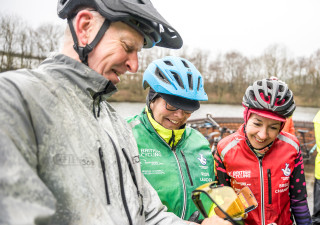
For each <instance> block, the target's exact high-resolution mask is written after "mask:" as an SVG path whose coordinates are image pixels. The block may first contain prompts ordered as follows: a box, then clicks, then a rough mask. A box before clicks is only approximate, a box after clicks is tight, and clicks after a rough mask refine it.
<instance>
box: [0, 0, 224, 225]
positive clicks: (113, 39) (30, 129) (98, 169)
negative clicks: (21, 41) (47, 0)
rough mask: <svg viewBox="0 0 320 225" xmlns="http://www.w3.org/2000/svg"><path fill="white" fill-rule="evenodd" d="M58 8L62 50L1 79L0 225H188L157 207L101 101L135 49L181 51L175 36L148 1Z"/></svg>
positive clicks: (125, 133) (127, 139) (122, 126)
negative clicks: (62, 27) (62, 26)
mask: <svg viewBox="0 0 320 225" xmlns="http://www.w3.org/2000/svg"><path fill="white" fill-rule="evenodd" d="M58 14H59V16H60V17H61V18H67V19H68V23H69V29H67V30H66V34H65V40H64V46H63V50H62V53H60V54H58V53H52V54H51V55H50V56H49V57H48V58H47V59H46V60H44V61H43V62H42V63H41V65H40V66H39V67H38V68H36V69H33V70H25V69H24V70H17V71H9V72H6V73H2V74H1V75H0V96H1V98H0V121H1V127H0V224H137V225H143V224H188V222H186V221H183V220H181V219H179V218H178V217H176V216H175V215H173V214H171V213H168V212H166V208H165V207H164V206H163V205H162V204H161V202H160V200H159V198H158V195H157V193H156V192H155V190H154V189H153V188H152V187H151V186H150V184H149V183H148V182H147V181H146V180H145V178H144V177H143V175H142V174H141V171H140V162H139V154H138V150H137V147H136V142H135V140H134V137H133V136H132V133H131V130H130V128H129V127H128V125H127V124H126V122H125V121H123V120H122V118H120V117H119V115H118V114H117V112H116V111H115V110H114V109H113V108H112V107H111V106H110V105H109V104H108V103H107V101H106V99H107V98H108V96H110V95H111V94H112V93H114V92H115V91H116V87H115V84H116V83H118V82H119V76H120V75H121V74H123V73H125V72H127V71H129V72H136V71H137V69H138V57H137V52H138V51H139V50H140V49H141V48H142V47H152V46H154V45H158V46H163V47H168V48H180V47H181V46H182V39H181V38H180V36H179V34H178V33H177V32H176V31H175V30H174V29H173V28H172V27H171V26H170V25H169V24H168V23H167V22H166V21H165V20H164V19H163V18H162V17H161V15H160V14H159V13H158V12H157V11H156V10H155V9H154V8H153V6H152V4H151V3H150V2H149V1H139V3H138V2H137V3H134V2H133V1H131V2H129V1H126V0H114V1H113V0H81V1H80V0H59V3H58ZM203 224H229V223H228V222H225V221H223V220H221V219H219V218H217V217H214V218H210V219H207V220H205V221H204V222H203Z"/></svg>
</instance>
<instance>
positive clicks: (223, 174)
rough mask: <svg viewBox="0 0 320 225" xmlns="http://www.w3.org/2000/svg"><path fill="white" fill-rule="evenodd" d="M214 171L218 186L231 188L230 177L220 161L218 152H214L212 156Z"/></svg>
mask: <svg viewBox="0 0 320 225" xmlns="http://www.w3.org/2000/svg"><path fill="white" fill-rule="evenodd" d="M214 171H215V175H216V178H217V181H218V183H219V184H221V185H225V186H231V183H230V176H229V175H228V174H227V171H226V168H225V166H224V164H223V162H222V160H221V157H220V155H219V153H218V151H216V152H215V154H214Z"/></svg>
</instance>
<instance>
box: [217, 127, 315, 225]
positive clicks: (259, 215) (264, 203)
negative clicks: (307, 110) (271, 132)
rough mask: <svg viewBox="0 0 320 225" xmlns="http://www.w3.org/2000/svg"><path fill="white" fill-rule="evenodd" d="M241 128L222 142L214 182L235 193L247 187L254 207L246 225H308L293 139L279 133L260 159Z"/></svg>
mask: <svg viewBox="0 0 320 225" xmlns="http://www.w3.org/2000/svg"><path fill="white" fill-rule="evenodd" d="M243 129H244V128H243V125H242V126H241V127H240V128H239V129H238V131H237V132H236V133H234V134H232V135H229V136H227V137H226V138H224V139H222V140H221V141H220V142H219V144H218V151H217V154H216V155H215V163H216V171H217V178H218V180H219V182H220V183H221V184H224V185H228V186H230V185H231V186H232V187H233V188H234V189H235V191H236V192H239V191H240V190H241V188H243V187H244V186H245V185H247V186H249V188H250V189H251V190H252V192H253V194H254V196H255V197H256V199H257V201H258V204H259V205H258V207H257V208H256V209H254V210H253V211H251V212H249V214H248V218H247V219H246V220H245V223H246V224H262V225H264V224H265V225H267V224H269V223H276V224H277V225H287V224H292V221H291V218H290V216H291V213H290V208H291V210H292V213H293V215H294V218H295V220H296V222H297V224H299V225H302V224H304V225H305V224H311V218H310V212H309V209H308V204H307V200H306V198H307V191H306V182H305V176H304V170H303V168H304V166H303V161H302V156H301V153H300V147H299V142H298V140H297V138H296V137H295V136H293V135H291V134H288V133H285V132H284V133H282V132H281V133H280V134H279V135H278V137H277V138H276V139H275V141H274V143H273V144H272V146H271V148H270V149H269V150H268V152H267V153H266V154H265V155H264V157H263V158H258V157H257V156H256V155H255V153H254V152H253V151H252V150H251V149H250V148H249V147H248V145H247V143H246V138H245V134H244V132H243Z"/></svg>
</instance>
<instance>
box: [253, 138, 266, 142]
mask: <svg viewBox="0 0 320 225" xmlns="http://www.w3.org/2000/svg"><path fill="white" fill-rule="evenodd" d="M255 139H256V141H257V142H259V143H263V142H264V140H261V139H259V138H257V137H255Z"/></svg>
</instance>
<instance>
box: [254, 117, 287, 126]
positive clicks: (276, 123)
mask: <svg viewBox="0 0 320 225" xmlns="http://www.w3.org/2000/svg"><path fill="white" fill-rule="evenodd" d="M254 119H255V120H257V121H258V122H261V123H263V121H262V120H260V119H258V118H254ZM274 125H279V126H281V122H280V121H278V122H274V123H272V124H270V126H274Z"/></svg>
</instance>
